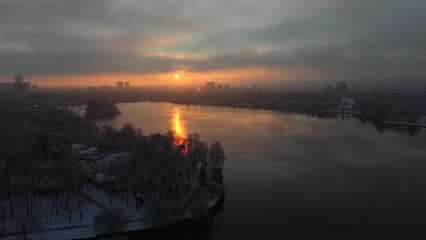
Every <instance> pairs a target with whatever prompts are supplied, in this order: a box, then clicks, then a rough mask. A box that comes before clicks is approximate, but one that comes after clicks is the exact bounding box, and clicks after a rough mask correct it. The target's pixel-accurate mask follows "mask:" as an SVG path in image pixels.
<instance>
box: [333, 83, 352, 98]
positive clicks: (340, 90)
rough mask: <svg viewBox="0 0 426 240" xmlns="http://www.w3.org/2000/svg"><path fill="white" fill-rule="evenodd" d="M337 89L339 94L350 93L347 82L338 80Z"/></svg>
mask: <svg viewBox="0 0 426 240" xmlns="http://www.w3.org/2000/svg"><path fill="white" fill-rule="evenodd" d="M335 91H336V93H337V94H339V95H342V96H343V95H347V94H348V93H349V87H348V84H347V83H346V82H338V83H337V84H336V88H335Z"/></svg>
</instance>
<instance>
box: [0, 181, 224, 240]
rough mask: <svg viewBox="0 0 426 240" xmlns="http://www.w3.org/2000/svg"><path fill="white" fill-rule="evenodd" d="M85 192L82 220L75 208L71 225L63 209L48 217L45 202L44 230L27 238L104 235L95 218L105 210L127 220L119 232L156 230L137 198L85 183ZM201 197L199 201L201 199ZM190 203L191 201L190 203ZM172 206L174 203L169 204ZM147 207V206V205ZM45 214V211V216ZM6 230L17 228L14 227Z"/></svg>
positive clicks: (211, 198) (209, 200) (203, 193)
mask: <svg viewBox="0 0 426 240" xmlns="http://www.w3.org/2000/svg"><path fill="white" fill-rule="evenodd" d="M83 193H84V194H85V195H86V199H85V204H84V207H83V218H82V219H80V216H79V214H78V209H76V207H77V206H74V205H73V206H72V207H71V208H72V209H73V215H72V217H71V219H72V221H71V223H70V222H69V213H68V212H67V211H65V210H61V211H60V213H59V214H58V215H53V214H51V213H50V214H49V211H50V212H52V210H51V206H49V203H47V202H46V203H45V206H44V207H39V208H38V209H37V211H36V215H37V216H39V217H40V216H46V217H44V218H43V217H41V224H42V229H40V230H32V231H29V233H28V234H27V237H28V239H78V238H90V237H96V235H97V234H100V233H103V232H102V230H100V229H99V227H97V226H96V225H95V216H97V215H99V214H101V213H102V211H103V210H106V209H108V210H119V211H120V212H121V213H122V215H123V216H124V217H125V219H126V220H125V224H124V226H123V229H121V230H120V231H123V232H126V231H135V230H143V229H148V228H153V227H155V226H156V224H158V223H154V222H148V223H147V221H146V207H143V208H141V209H140V208H139V209H137V207H136V200H135V198H130V201H129V204H128V205H127V200H126V199H122V198H121V197H118V196H117V197H116V198H112V197H111V196H110V195H109V194H108V193H107V192H106V191H105V190H103V189H100V188H98V187H96V186H94V185H93V184H91V183H88V182H86V183H85V186H84V188H83ZM194 197H196V198H197V202H200V203H202V205H203V208H205V207H207V208H211V207H213V206H214V205H215V204H216V203H217V202H218V200H219V198H220V197H219V196H218V195H214V194H212V193H211V192H210V191H209V190H207V189H201V190H199V192H198V193H197V194H194V195H192V196H191V197H190V198H194ZM198 198H200V199H198ZM188 202H189V201H188ZM170 203H172V205H173V201H170ZM147 205H148V204H147ZM43 212H46V213H45V215H43ZM193 214H194V212H193V210H190V209H186V210H185V211H184V212H181V213H180V214H179V217H172V218H168V220H166V224H170V223H173V222H177V221H181V220H185V219H188V218H191V217H193ZM6 229H15V228H14V226H12V224H10V225H9V226H7V228H6ZM8 232H9V233H12V234H14V235H12V236H6V237H4V239H5V240H12V239H13V240H14V239H21V235H20V234H19V233H18V232H15V233H13V231H8Z"/></svg>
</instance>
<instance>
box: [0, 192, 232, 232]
mask: <svg viewBox="0 0 426 240" xmlns="http://www.w3.org/2000/svg"><path fill="white" fill-rule="evenodd" d="M224 196H225V194H224V193H221V194H219V195H215V196H214V197H213V199H211V201H209V202H208V206H207V209H206V210H205V212H206V213H209V212H211V211H214V209H215V208H216V207H217V206H218V205H219V203H220V202H221V200H223V199H224ZM200 216H203V215H197V216H183V217H182V218H179V219H178V220H176V221H172V222H169V223H166V224H161V225H158V226H149V225H148V226H147V225H145V220H144V219H137V220H129V221H126V222H124V223H123V224H124V226H125V228H126V229H125V230H123V231H117V232H106V233H96V232H93V234H89V233H81V234H77V235H73V233H76V231H75V230H78V229H93V228H96V227H97V226H98V225H96V224H87V225H77V226H68V227H60V228H53V229H39V230H33V231H29V232H28V233H27V238H28V239H76V240H77V239H78V240H83V239H87V240H94V239H98V238H99V237H112V236H122V235H126V234H131V233H142V232H145V231H155V230H159V229H164V228H168V227H172V226H174V225H178V224H181V223H184V222H187V221H193V220H197V219H198V218H199V217H200ZM138 223H141V224H143V225H145V226H140V225H138ZM132 224H133V226H132ZM67 231H70V232H67ZM46 233H56V234H46ZM61 233H62V234H61ZM49 235H54V236H55V237H49ZM21 236H22V234H21V233H18V232H12V233H4V234H3V235H1V236H0V239H2V240H12V239H13V240H14V239H21Z"/></svg>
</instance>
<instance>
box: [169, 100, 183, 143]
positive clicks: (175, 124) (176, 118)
mask: <svg viewBox="0 0 426 240" xmlns="http://www.w3.org/2000/svg"><path fill="white" fill-rule="evenodd" d="M180 115H181V110H180V108H178V107H175V108H173V116H172V119H171V123H172V129H173V131H175V132H176V133H177V135H178V136H179V137H181V138H184V137H186V129H185V126H184V124H183V121H182V120H181V118H180Z"/></svg>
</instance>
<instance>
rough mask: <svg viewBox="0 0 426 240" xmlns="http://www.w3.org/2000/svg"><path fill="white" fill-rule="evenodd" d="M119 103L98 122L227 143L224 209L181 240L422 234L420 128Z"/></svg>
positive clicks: (425, 153) (425, 209)
mask: <svg viewBox="0 0 426 240" xmlns="http://www.w3.org/2000/svg"><path fill="white" fill-rule="evenodd" d="M117 106H118V108H119V109H120V111H121V112H122V115H120V116H118V117H116V118H113V119H97V120H94V123H95V124H97V125H99V126H102V125H103V124H109V125H111V126H113V127H116V128H120V127H121V126H122V125H123V124H124V123H126V122H129V123H131V124H133V125H134V126H135V127H138V128H142V129H143V131H144V133H145V134H150V133H155V132H162V133H165V132H166V131H168V130H169V129H174V130H176V131H178V132H179V133H180V134H182V135H186V134H189V133H192V132H198V133H200V134H201V137H202V139H203V140H205V141H207V142H212V141H219V142H221V143H222V145H223V146H224V149H225V153H226V156H227V158H228V159H227V161H226V163H225V172H224V177H225V184H226V197H225V204H224V208H225V209H224V211H223V212H222V213H220V214H218V215H216V216H215V217H214V218H213V219H212V221H211V223H210V224H209V227H208V228H207V229H203V230H202V232H203V233H202V234H201V235H195V236H194V235H188V234H185V233H183V232H184V231H183V230H182V231H181V232H180V231H179V230H178V231H177V234H178V236H177V238H194V239H196V238H200V236H202V238H206V239H261V238H262V239H284V238H286V237H289V238H292V239H294V238H303V237H327V238H333V239H348V238H352V239H359V238H363V239H365V238H367V239H371V238H377V239H381V238H385V237H393V238H394V237H400V238H405V239H407V238H416V237H425V236H426V230H424V229H425V228H424V226H425V225H426V137H425V134H424V132H423V130H422V131H421V132H420V134H417V135H415V136H409V135H401V134H398V133H395V132H386V131H385V132H383V133H381V132H379V131H378V130H376V128H375V127H374V126H373V125H372V124H368V123H361V122H359V121H357V120H355V119H346V120H344V121H343V120H341V119H337V120H332V119H329V120H327V119H317V118H312V117H310V116H306V115H299V114H287V113H282V112H274V111H265V110H253V109H240V108H229V107H213V106H195V105H174V104H170V103H149V102H141V103H123V104H117ZM74 110H76V111H77V112H80V113H81V112H82V111H83V110H84V107H74ZM194 228H195V226H194ZM194 231H195V229H194ZM198 231H199V229H198Z"/></svg>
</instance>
